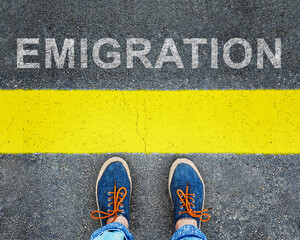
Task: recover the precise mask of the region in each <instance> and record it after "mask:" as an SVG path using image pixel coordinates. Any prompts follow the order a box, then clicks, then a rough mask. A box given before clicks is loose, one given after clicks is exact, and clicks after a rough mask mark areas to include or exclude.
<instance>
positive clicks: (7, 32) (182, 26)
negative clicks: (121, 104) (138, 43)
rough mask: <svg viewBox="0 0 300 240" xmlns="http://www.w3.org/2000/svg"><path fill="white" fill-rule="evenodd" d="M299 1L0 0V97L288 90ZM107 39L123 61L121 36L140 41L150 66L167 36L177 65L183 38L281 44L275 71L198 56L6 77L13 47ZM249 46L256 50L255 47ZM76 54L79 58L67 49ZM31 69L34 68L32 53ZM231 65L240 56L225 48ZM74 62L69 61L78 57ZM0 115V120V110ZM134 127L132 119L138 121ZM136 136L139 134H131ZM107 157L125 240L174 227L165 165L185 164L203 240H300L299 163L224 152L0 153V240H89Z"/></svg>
mask: <svg viewBox="0 0 300 240" xmlns="http://www.w3.org/2000/svg"><path fill="white" fill-rule="evenodd" d="M299 10H300V9H299V4H298V3H297V1H291V0H288V1H276V0H268V1H258V0H244V1H233V0H230V1H205V0H200V1H192V0H188V1H178V0H173V1H170V0H166V1H162V0H160V1H148V0H146V1H136V0H133V1H122V2H120V1H115V0H112V1H95V0H93V1H79V0H73V1H70V0H67V1H57V0H52V1H45V0H40V1H31V0H23V1H19V0H18V1H17V0H12V1H5V0H0V45H1V48H0V88H1V89H20V88H21V89H117V90H138V89H162V90H169V89H172V90H178V89H299V88H300V74H299V59H300V51H299V42H300V41H299V36H300V29H299V26H300V24H299ZM22 37H29V38H34V37H36V38H40V39H43V38H56V40H57V42H58V45H59V46H61V43H62V41H63V39H64V38H75V39H77V40H79V39H80V38H88V39H89V40H90V41H89V45H88V46H89V48H88V49H89V51H91V49H92V43H93V42H95V41H96V40H98V39H100V38H103V37H111V38H114V39H116V40H117V41H118V42H119V43H120V45H121V49H122V53H121V60H122V62H123V63H125V59H126V56H125V53H124V51H125V42H126V38H129V37H142V38H146V39H148V40H150V41H151V43H152V52H151V54H150V56H149V60H150V61H152V62H154V61H155V59H157V56H158V54H159V51H160V49H161V45H162V43H163V40H164V39H165V38H167V37H171V38H173V39H174V41H175V42H176V44H177V47H178V50H179V53H180V55H181V57H182V60H183V62H184V63H185V64H187V65H190V64H191V56H190V49H188V48H184V46H183V44H182V38H188V37H204V38H213V37H214V38H218V39H219V43H220V53H221V52H222V50H221V46H222V44H224V43H225V42H226V41H227V40H228V39H230V38H234V37H241V38H245V39H247V40H248V41H249V42H250V43H251V46H255V40H256V38H265V39H266V40H267V42H268V43H269V44H270V46H272V43H273V40H274V38H281V39H282V45H283V49H282V68H281V69H274V68H272V66H271V64H270V63H268V62H267V63H266V67H265V68H264V69H257V68H256V61H255V57H254V58H253V59H252V61H251V62H250V64H249V66H248V67H247V68H244V69H241V70H234V69H231V68H228V67H226V65H225V64H224V62H223V61H222V59H221V57H220V66H219V69H211V68H210V65H209V64H210V54H209V48H203V49H202V52H201V55H200V57H201V61H200V62H199V64H200V66H199V68H198V69H191V68H189V67H186V68H184V69H177V68H176V67H175V66H174V65H172V64H170V65H166V66H165V67H164V68H162V69H145V68H144V67H143V66H142V64H141V63H139V62H135V67H134V68H133V69H127V68H126V65H125V64H122V65H121V66H120V67H118V68H115V69H111V70H104V69H100V68H99V67H97V66H96V65H95V64H93V62H92V60H91V59H89V62H88V63H89V64H88V68H87V69H81V68H79V67H75V69H67V68H64V69H56V68H52V69H45V68H40V69H35V70H26V69H17V68H16V39H17V38H22ZM254 49H255V47H254ZM77 50H78V49H77ZM39 53H40V54H39V56H38V58H37V61H39V62H41V63H43V61H44V57H45V54H44V49H43V44H41V45H40V47H39ZM232 54H233V55H232V58H233V59H237V60H238V59H239V57H240V55H241V54H240V52H239V49H237V50H236V51H233V53H232ZM75 61H77V62H76V64H78V59H76V60H75ZM1 114H5V113H3V112H1ZM137 118H138V116H137ZM137 131H138V129H137ZM112 156H120V157H122V158H124V159H125V160H126V161H127V162H128V164H129V167H130V169H131V172H132V178H133V193H132V201H131V203H132V205H131V217H130V220H131V231H132V233H133V234H134V236H135V239H137V240H139V239H157V240H159V239H168V238H169V237H170V236H171V235H172V232H173V228H174V222H173V219H172V211H171V210H172V209H171V204H170V201H169V196H168V189H167V178H168V171H169V167H170V166H171V164H172V162H173V161H174V160H176V159H177V158H179V157H187V158H189V159H191V160H193V161H194V162H195V164H196V165H197V166H198V167H199V169H200V172H201V174H202V175H203V178H204V181H205V183H206V190H207V191H206V203H205V206H206V207H213V210H212V211H211V216H212V218H211V220H210V221H209V222H207V223H205V224H203V225H202V230H203V231H204V232H205V234H206V235H207V237H208V239H291V240H296V239H300V219H299V212H300V204H299V199H300V196H299V183H300V177H299V176H300V171H299V170H300V164H299V162H300V161H299V160H300V157H299V155H260V154H256V155H235V154H182V155H181V154H156V153H153V154H150V155H146V154H128V153H117V154H99V155H97V154H91V155H88V154H83V155H79V154H73V155H68V154H39V153H37V154H25V155H22V154H19V155H10V154H7V155H0V166H1V178H0V181H1V197H0V223H1V233H0V239H5V240H6V239H21V240H23V239H24V240H25V239H37V240H39V239H89V236H90V234H91V233H92V232H93V231H94V230H95V229H97V228H98V227H99V223H98V222H97V221H95V220H93V219H91V218H90V216H89V215H90V213H91V211H93V210H95V209H96V202H95V195H94V192H95V181H96V178H97V174H98V171H99V169H100V167H101V165H102V164H103V163H104V161H105V160H106V159H108V158H109V157H112Z"/></svg>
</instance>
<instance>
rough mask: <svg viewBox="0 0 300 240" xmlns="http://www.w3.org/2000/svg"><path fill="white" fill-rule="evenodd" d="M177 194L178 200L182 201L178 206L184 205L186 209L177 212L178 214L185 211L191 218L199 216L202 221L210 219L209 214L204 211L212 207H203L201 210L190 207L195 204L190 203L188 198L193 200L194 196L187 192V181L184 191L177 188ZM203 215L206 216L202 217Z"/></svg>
mask: <svg viewBox="0 0 300 240" xmlns="http://www.w3.org/2000/svg"><path fill="white" fill-rule="evenodd" d="M177 195H178V197H179V198H180V201H181V202H182V205H181V206H180V208H182V207H185V209H186V211H183V212H179V214H183V213H187V214H188V215H190V216H191V217H193V218H199V220H200V221H202V222H207V221H208V220H209V219H210V216H209V215H208V214H207V213H205V212H206V211H209V210H211V209H212V208H208V209H204V210H201V211H194V210H193V209H192V207H195V205H194V204H193V203H191V202H190V200H191V201H193V202H195V200H194V198H193V197H195V194H191V193H189V183H187V186H186V189H185V193H184V192H183V191H182V190H181V189H177ZM203 216H206V218H203Z"/></svg>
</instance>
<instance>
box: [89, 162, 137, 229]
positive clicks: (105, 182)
mask: <svg viewBox="0 0 300 240" xmlns="http://www.w3.org/2000/svg"><path fill="white" fill-rule="evenodd" d="M131 186H132V185H131V178H130V172H129V168H128V165H127V163H126V162H125V161H124V160H123V159H122V158H118V157H113V158H110V159H108V160H107V161H106V162H105V163H104V164H103V166H102V168H101V169H100V172H99V175H98V179H97V182H96V200H97V207H98V211H94V212H92V213H91V217H92V218H94V219H100V223H101V226H104V225H106V223H107V220H108V218H111V217H113V218H114V219H113V222H114V221H115V219H116V218H117V216H119V215H122V216H124V217H125V218H126V219H127V221H128V223H129V201H130V194H131ZM96 213H98V214H99V217H96V216H95V215H96Z"/></svg>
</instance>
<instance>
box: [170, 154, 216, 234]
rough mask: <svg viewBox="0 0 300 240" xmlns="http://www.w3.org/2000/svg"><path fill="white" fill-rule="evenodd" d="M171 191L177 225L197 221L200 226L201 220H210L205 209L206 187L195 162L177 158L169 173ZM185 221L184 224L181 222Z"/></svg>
mask: <svg viewBox="0 0 300 240" xmlns="http://www.w3.org/2000/svg"><path fill="white" fill-rule="evenodd" d="M169 193H170V197H171V201H172V205H173V208H174V218H175V227H176V229H178V228H179V227H180V226H183V225H185V224H192V225H193V223H195V224H196V225H197V227H198V228H200V223H201V222H206V221H208V220H209V218H210V216H209V215H208V214H207V213H205V212H206V211H208V210H210V209H204V210H203V205H204V197H205V187H204V182H203V180H202V178H201V175H200V173H199V171H198V169H197V167H196V166H195V164H194V163H193V162H191V161H190V160H188V159H177V160H176V161H175V162H174V163H173V164H172V166H171V169H170V174H169ZM180 221H184V222H185V223H184V224H179V225H180V226H179V227H178V223H180Z"/></svg>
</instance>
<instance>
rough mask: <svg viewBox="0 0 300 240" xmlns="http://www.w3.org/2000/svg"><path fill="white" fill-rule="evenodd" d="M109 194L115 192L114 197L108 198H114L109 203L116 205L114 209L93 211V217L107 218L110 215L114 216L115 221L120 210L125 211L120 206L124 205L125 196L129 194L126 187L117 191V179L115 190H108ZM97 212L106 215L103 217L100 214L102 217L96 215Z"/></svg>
mask: <svg viewBox="0 0 300 240" xmlns="http://www.w3.org/2000/svg"><path fill="white" fill-rule="evenodd" d="M122 190H124V192H121V191H122ZM108 194H109V195H111V194H113V197H109V198H108V200H111V199H113V201H112V202H110V203H109V204H108V206H110V205H112V204H113V205H114V208H113V210H108V211H107V212H103V211H99V210H97V211H93V212H92V213H91V217H92V218H93V219H105V218H110V217H112V216H114V218H113V220H112V222H114V221H115V220H116V218H117V216H118V213H120V212H122V213H123V212H124V210H121V209H119V207H120V206H121V207H123V204H122V202H123V200H124V198H125V197H126V195H127V190H126V188H125V187H121V188H119V189H118V191H117V184H116V181H115V186H114V191H113V192H108ZM95 213H100V214H101V215H104V216H102V217H101V215H100V217H95V216H94V214H95Z"/></svg>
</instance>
